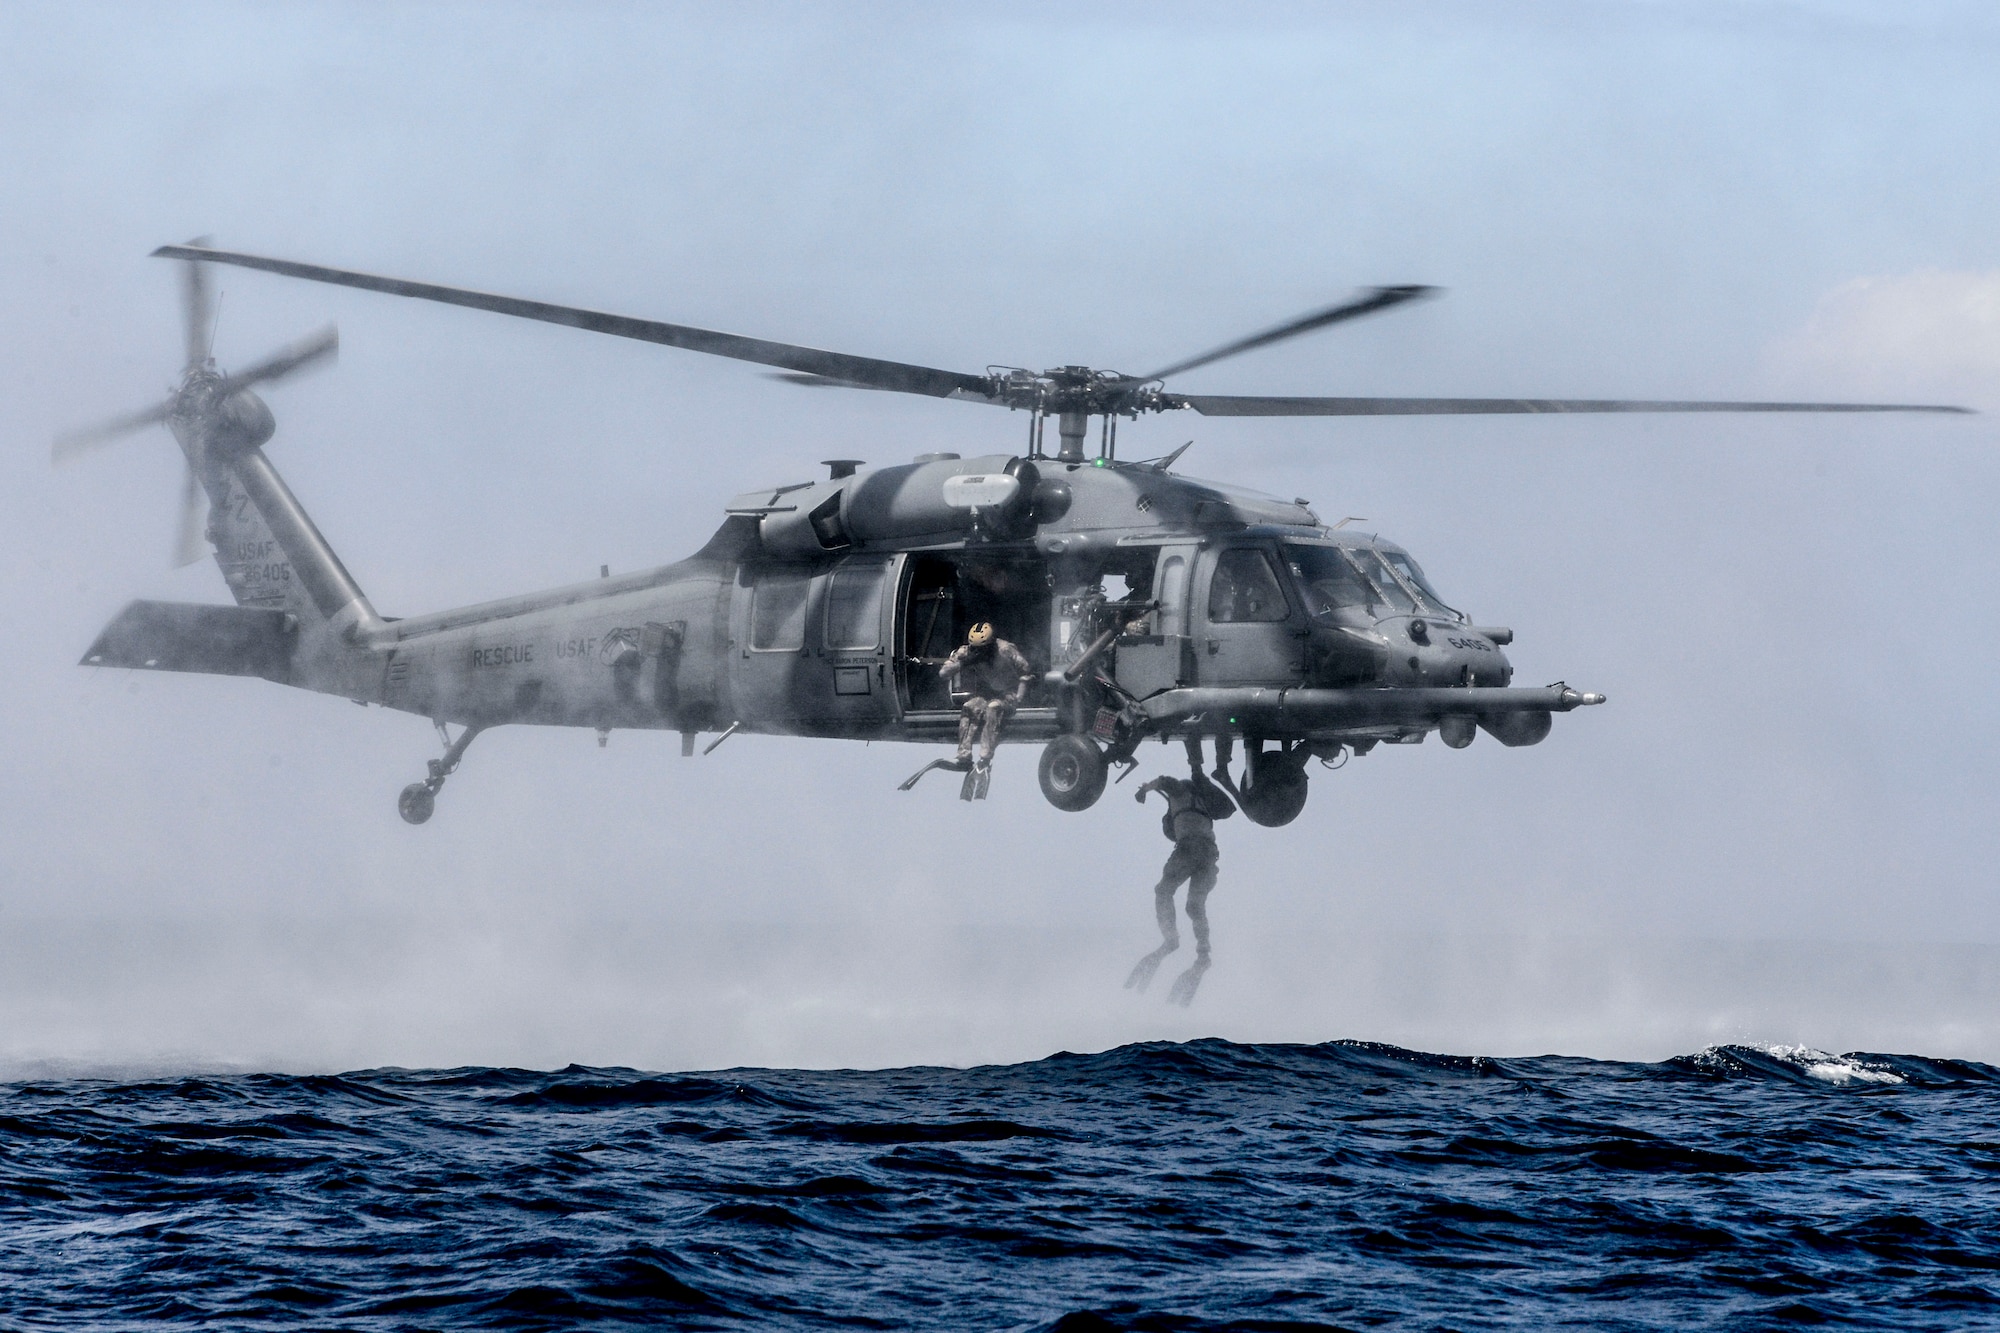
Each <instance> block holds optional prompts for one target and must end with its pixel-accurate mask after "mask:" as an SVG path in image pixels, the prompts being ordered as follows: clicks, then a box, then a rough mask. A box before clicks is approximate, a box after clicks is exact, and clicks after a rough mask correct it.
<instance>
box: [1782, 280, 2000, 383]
mask: <svg viewBox="0 0 2000 1333" xmlns="http://www.w3.org/2000/svg"><path fill="white" fill-rule="evenodd" d="M1767 359H1768V362H1769V365H1770V369H1771V372H1772V374H1773V375H1774V377H1775V378H1776V379H1777V380H1778V382H1780V383H1783V384H1785V385H1787V386H1793V387H1797V388H1799V389H1802V390H1810V391H1813V392H1826V391H1828V390H1829V389H1830V388H1831V389H1836V390H1838V391H1839V392H1841V393H1844V394H1853V393H1870V394H1880V393H1928V394H1940V393H1943V394H1954V395H1957V396H1958V397H1960V398H1962V399H1968V400H1971V401H1973V402H1975V403H1977V404H1978V405H1981V406H1996V405H2000V269H1994V270H1989V271H1987V272H1983V273H1974V272H1948V271H1945V270H1942V269H1919V270H1917V271H1916V272H1914V273H1904V274H1898V275H1893V276H1884V277H1868V278H1855V279H1853V280H1851V281H1849V282H1844V283H1842V284H1840V286H1838V287H1835V288H1834V289H1833V290H1832V291H1830V292H1828V293H1827V294H1826V295H1825V296H1822V297H1821V298H1820V300H1819V305H1818V306H1817V307H1816V308H1815V309H1814V310H1813V313H1812V316H1811V318H1809V319H1808V320H1807V321H1806V322H1805V325H1804V327H1802V328H1801V329H1799V330H1798V331H1797V332H1796V333H1793V334H1792V335H1790V336H1789V337H1786V338H1783V339H1780V340H1779V341H1778V342H1776V343H1775V344H1773V345H1772V347H1771V348H1770V350H1769V352H1768V356H1767Z"/></svg>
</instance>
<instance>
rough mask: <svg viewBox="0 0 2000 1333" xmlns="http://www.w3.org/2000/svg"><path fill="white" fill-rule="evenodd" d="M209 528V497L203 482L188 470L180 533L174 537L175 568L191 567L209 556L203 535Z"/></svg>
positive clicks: (183, 486) (192, 471)
mask: <svg viewBox="0 0 2000 1333" xmlns="http://www.w3.org/2000/svg"><path fill="white" fill-rule="evenodd" d="M207 527H208V497H207V496H206V495H204V494H203V493H202V489H201V481H200V480H199V479H198V478H197V477H196V476H195V475H194V469H193V468H192V467H190V468H188V469H187V470H186V472H185V473H184V474H183V477H182V481H181V519H180V531H179V532H178V533H176V534H175V537H174V568H175V569H179V568H181V567H182V566H184V565H191V564H193V563H194V562H195V561H197V560H199V559H201V558H202V557H203V556H205V555H207V554H208V541H207V538H206V537H205V536H204V535H203V534H204V531H205V529H206V528H207Z"/></svg>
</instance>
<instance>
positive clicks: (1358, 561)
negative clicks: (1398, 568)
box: [1340, 546, 1417, 616]
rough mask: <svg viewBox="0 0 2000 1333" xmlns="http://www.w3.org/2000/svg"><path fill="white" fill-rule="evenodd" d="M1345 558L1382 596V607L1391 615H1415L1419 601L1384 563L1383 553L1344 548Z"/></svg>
mask: <svg viewBox="0 0 2000 1333" xmlns="http://www.w3.org/2000/svg"><path fill="white" fill-rule="evenodd" d="M1340 554H1341V555H1343V556H1345V557H1346V558H1347V559H1348V560H1349V561H1350V562H1352V563H1353V565H1354V567H1355V568H1356V569H1357V570H1359V571H1360V572H1361V575H1362V577H1364V578H1366V579H1367V580H1368V582H1369V584H1370V585H1371V586H1372V587H1373V588H1374V589H1375V591H1377V592H1379V593H1380V594H1381V595H1382V606H1383V608H1384V609H1386V610H1387V611H1388V612H1390V613H1391V614H1395V615H1405V616H1408V615H1415V614H1416V612H1417V599H1416V598H1415V597H1413V596H1411V595H1410V590H1409V589H1408V588H1405V587H1404V586H1403V585H1402V583H1401V582H1399V581H1398V580H1397V578H1396V576H1395V574H1394V573H1392V572H1391V571H1390V569H1389V567H1388V566H1387V565H1385V564H1383V563H1382V553H1381V552H1380V551H1377V550H1375V549H1374V548H1373V547H1369V546H1353V547H1344V548H1342V550H1341V552H1340Z"/></svg>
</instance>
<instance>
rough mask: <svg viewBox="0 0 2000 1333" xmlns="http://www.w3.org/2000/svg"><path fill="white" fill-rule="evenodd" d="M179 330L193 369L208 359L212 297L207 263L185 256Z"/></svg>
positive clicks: (206, 239) (202, 239)
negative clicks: (186, 258)
mask: <svg viewBox="0 0 2000 1333" xmlns="http://www.w3.org/2000/svg"><path fill="white" fill-rule="evenodd" d="M210 239H211V238H209V237H207V236H203V237H199V238H197V239H195V240H192V241H189V242H188V244H189V245H199V246H206V245H207V244H208V243H209V241H210ZM181 332H182V334H183V335H184V338H185V343H186V346H187V365H186V367H185V369H188V370H193V369H194V368H195V367H196V366H198V365H200V364H202V363H203V362H204V361H206V360H208V358H209V353H210V352H211V351H212V350H213V348H211V347H210V343H211V341H212V340H213V339H214V337H215V299H214V295H213V293H212V292H211V291H210V288H209V283H208V265H206V264H204V263H201V262H200V261H199V260H192V259H191V260H189V261H188V262H187V263H185V264H183V265H181Z"/></svg>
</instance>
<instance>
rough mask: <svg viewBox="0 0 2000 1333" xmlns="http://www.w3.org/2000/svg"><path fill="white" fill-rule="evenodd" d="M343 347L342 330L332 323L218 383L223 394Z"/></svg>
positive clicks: (280, 375)
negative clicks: (341, 345) (341, 344)
mask: <svg viewBox="0 0 2000 1333" xmlns="http://www.w3.org/2000/svg"><path fill="white" fill-rule="evenodd" d="M339 351H340V330H339V329H337V328H335V327H334V326H333V325H331V324H329V325H327V326H326V327H325V328H323V329H321V330H320V331H319V332H318V333H314V334H310V335H308V336H306V337H304V338H301V339H299V340H298V341H297V342H295V343H292V344H290V345H289V346H286V347H281V348H279V349H278V350H277V351H276V352H273V353H272V354H271V355H270V356H267V357H265V358H264V359H263V360H262V361H259V362H257V363H256V364H254V365H252V366H251V367H250V368H249V369H247V370H239V371H238V372H236V373H235V374H234V375H231V376H229V377H228V378H226V379H224V380H223V381H222V383H221V385H220V386H219V387H218V390H217V392H218V394H219V395H220V396H221V397H224V398H226V397H228V396H229V395H230V394H232V393H236V392H238V391H240V390H243V389H247V388H249V387H250V386H251V385H253V384H262V383H263V382H264V381H266V380H275V379H283V378H284V377H285V376H287V375H290V374H292V373H293V372H294V371H299V370H304V369H305V368H306V367H307V366H310V365H312V364H313V363H314V362H316V361H319V360H322V359H323V358H326V357H329V356H333V355H335V354H336V353H338V352H339Z"/></svg>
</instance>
